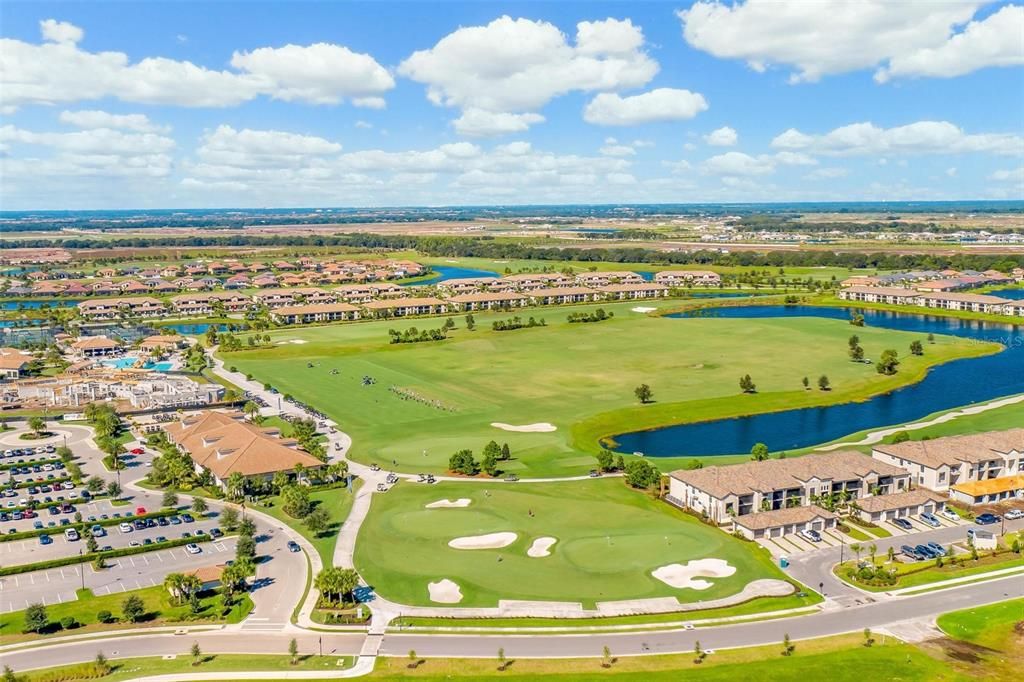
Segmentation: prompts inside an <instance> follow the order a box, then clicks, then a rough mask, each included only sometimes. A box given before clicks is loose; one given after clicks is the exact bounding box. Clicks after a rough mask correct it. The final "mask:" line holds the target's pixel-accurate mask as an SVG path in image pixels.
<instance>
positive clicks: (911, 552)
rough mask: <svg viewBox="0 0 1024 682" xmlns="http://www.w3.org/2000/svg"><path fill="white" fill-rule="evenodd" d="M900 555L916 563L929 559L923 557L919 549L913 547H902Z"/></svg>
mask: <svg viewBox="0 0 1024 682" xmlns="http://www.w3.org/2000/svg"><path fill="white" fill-rule="evenodd" d="M900 553H901V554H903V556H905V557H908V558H910V559H912V560H914V561H922V560H924V559H927V558H928V557H926V556H923V555H922V554H921V553H920V552H918V551H917V548H915V547H911V546H910V545H903V546H902V547H900Z"/></svg>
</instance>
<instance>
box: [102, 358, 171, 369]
mask: <svg viewBox="0 0 1024 682" xmlns="http://www.w3.org/2000/svg"><path fill="white" fill-rule="evenodd" d="M138 361H139V359H138V358H133V357H125V358H114V359H111V360H103V364H104V365H106V366H107V367H114V368H115V369H132V368H133V367H135V363H137V362H138ZM173 367H174V363H172V362H149V361H147V362H145V363H143V365H142V368H143V369H151V370H153V371H156V372H168V371H170V370H171V368H173Z"/></svg>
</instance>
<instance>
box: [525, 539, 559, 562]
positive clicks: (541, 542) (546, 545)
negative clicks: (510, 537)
mask: <svg viewBox="0 0 1024 682" xmlns="http://www.w3.org/2000/svg"><path fill="white" fill-rule="evenodd" d="M556 542H558V538H547V537H545V538H537V539H536V540H534V541H533V544H532V545H530V549H528V550H526V556H529V557H533V558H534V559H537V558H540V557H544V556H551V548H552V547H554V545H555V543H556Z"/></svg>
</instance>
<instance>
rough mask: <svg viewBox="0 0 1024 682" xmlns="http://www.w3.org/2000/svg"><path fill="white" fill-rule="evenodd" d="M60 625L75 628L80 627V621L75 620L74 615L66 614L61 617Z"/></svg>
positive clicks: (68, 628)
mask: <svg viewBox="0 0 1024 682" xmlns="http://www.w3.org/2000/svg"><path fill="white" fill-rule="evenodd" d="M60 626H61V627H62V628H64V629H65V630H74V629H75V628H77V627H78V621H77V620H75V617H74V616H65V617H64V618H61V619H60Z"/></svg>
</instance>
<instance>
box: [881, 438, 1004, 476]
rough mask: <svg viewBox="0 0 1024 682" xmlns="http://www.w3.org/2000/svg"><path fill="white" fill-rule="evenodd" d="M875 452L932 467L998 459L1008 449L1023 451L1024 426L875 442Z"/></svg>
mask: <svg viewBox="0 0 1024 682" xmlns="http://www.w3.org/2000/svg"><path fill="white" fill-rule="evenodd" d="M874 449H875V451H877V452H882V453H885V454H887V455H889V456H891V457H899V458H900V459H905V460H907V461H910V462H914V463H915V464H923V465H924V466H926V467H928V468H931V469H936V468H938V467H940V466H958V465H959V464H960V463H961V462H971V463H975V462H983V461H986V460H992V459H999V458H1000V457H1001V456H1002V455H1004V454H1007V453H1009V452H1024V429H1010V430H1009V431H990V432H988V433H976V434H971V435H968V436H946V437H945V438H933V439H932V440H909V441H905V442H903V443H894V444H891V445H876V446H874Z"/></svg>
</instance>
